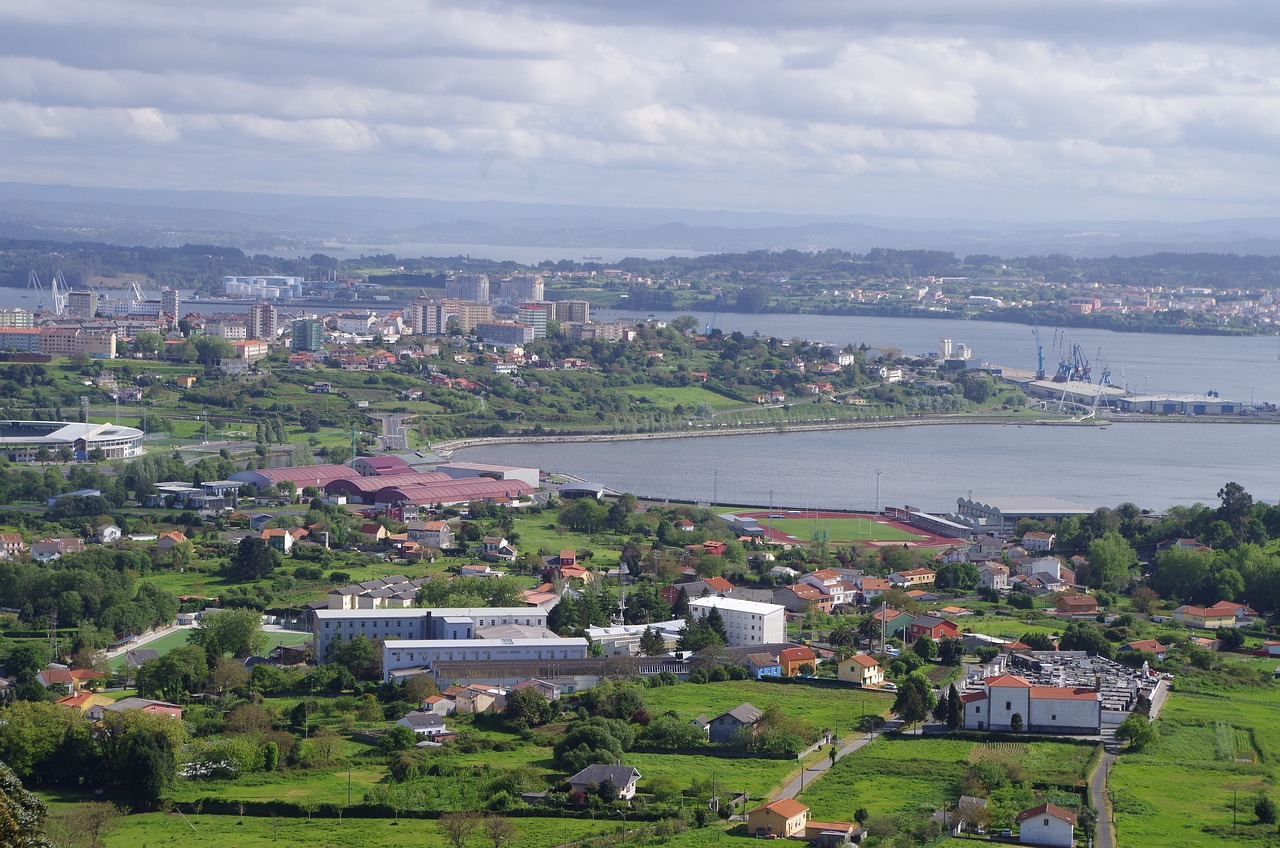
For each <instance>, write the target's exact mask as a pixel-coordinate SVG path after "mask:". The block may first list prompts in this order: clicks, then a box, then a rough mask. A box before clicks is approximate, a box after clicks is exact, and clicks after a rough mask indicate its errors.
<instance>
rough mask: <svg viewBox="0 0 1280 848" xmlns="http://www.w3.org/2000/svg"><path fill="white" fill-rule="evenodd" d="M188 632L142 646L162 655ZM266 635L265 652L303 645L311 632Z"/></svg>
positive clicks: (120, 661) (115, 664)
mask: <svg viewBox="0 0 1280 848" xmlns="http://www.w3.org/2000/svg"><path fill="white" fill-rule="evenodd" d="M188 632H189V631H188V630H185V629H184V630H175V631H174V632H173V633H166V634H165V635H164V636H161V637H160V638H159V639H157V640H155V641H154V642H148V643H147V644H145V645H142V646H141V647H143V648H149V649H151V650H154V651H157V652H159V653H160V654H162V655H163V654H167V653H169V652H170V651H172V650H173V649H174V648H180V647H182V646H183V645H185V644H187V633H188ZM266 636H267V646H266V647H265V648H263V651H264V653H265V652H267V651H270V650H271V649H272V648H274V647H276V646H277V645H301V644H302V643H303V642H306V641H307V640H308V639H310V638H311V634H310V633H309V632H304V631H300V630H268V631H267V632H266ZM124 657H125V655H124V654H121V655H120V656H118V657H114V658H113V659H112V660H111V663H110V665H111V669H112V670H113V671H116V670H119V668H120V666H122V665H124Z"/></svg>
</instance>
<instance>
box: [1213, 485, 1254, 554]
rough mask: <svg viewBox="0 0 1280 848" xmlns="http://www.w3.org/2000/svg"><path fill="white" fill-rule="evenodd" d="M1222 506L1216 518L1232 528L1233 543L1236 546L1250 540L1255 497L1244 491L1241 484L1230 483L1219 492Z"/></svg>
mask: <svg viewBox="0 0 1280 848" xmlns="http://www.w3.org/2000/svg"><path fill="white" fill-rule="evenodd" d="M1218 497H1219V498H1220V499H1221V500H1222V505H1221V506H1219V507H1218V509H1217V511H1216V512H1215V513H1214V516H1215V517H1216V518H1217V519H1218V520H1219V521H1225V522H1226V523H1227V526H1228V527H1230V528H1231V535H1232V536H1233V537H1234V539H1233V540H1232V541H1234V542H1235V543H1236V544H1239V543H1241V542H1247V541H1249V540H1250V535H1251V532H1250V531H1251V526H1250V525H1251V524H1252V521H1253V495H1251V494H1249V493H1248V492H1246V491H1245V490H1244V486H1241V485H1240V484H1239V483H1228V484H1227V485H1225V486H1223V487H1222V488H1221V489H1219V490H1218Z"/></svg>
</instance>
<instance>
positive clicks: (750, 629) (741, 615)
mask: <svg viewBox="0 0 1280 848" xmlns="http://www.w3.org/2000/svg"><path fill="white" fill-rule="evenodd" d="M713 609H715V610H718V611H719V612H720V617H721V618H722V619H724V629H725V635H727V636H728V644H729V645H763V644H768V643H771V642H785V641H786V640H787V621H786V607H784V606H782V605H781V604H763V603H760V602H758V601H740V600H738V599H736V598H724V597H720V596H718V595H709V596H707V597H705V598H695V599H693V600H691V601H689V612H691V613H692V614H693V615H694V616H695V617H697V618H698V619H699V620H701V619H703V618H705V617H706V616H707V615H709V614H710V613H711V610H713Z"/></svg>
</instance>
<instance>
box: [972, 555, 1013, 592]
mask: <svg viewBox="0 0 1280 848" xmlns="http://www.w3.org/2000/svg"><path fill="white" fill-rule="evenodd" d="M978 585H979V586H981V587H983V588H984V589H994V590H995V591H997V592H1004V591H1007V590H1008V588H1009V566H1007V565H1005V564H1004V563H1000V562H984V563H980V564H979V565H978Z"/></svg>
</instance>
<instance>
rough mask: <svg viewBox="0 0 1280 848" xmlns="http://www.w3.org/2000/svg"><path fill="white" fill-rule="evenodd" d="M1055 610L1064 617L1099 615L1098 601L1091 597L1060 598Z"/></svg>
mask: <svg viewBox="0 0 1280 848" xmlns="http://www.w3.org/2000/svg"><path fill="white" fill-rule="evenodd" d="M1054 609H1055V610H1057V612H1058V613H1060V614H1062V615H1088V616H1093V615H1097V614H1098V599H1097V598H1094V597H1092V596H1090V595H1075V596H1070V597H1065V598H1058V600H1057V603H1055V604H1054Z"/></svg>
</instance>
